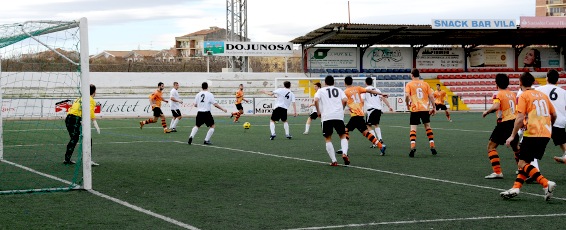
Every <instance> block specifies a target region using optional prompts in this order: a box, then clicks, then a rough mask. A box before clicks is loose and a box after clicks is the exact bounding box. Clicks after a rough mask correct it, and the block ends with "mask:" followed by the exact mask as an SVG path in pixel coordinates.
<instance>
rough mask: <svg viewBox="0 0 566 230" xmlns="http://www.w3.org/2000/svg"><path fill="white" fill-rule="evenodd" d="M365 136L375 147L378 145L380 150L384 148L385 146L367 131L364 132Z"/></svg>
mask: <svg viewBox="0 0 566 230" xmlns="http://www.w3.org/2000/svg"><path fill="white" fill-rule="evenodd" d="M362 134H363V135H364V137H366V138H367V139H368V140H369V141H371V143H373V144H374V145H376V146H377V147H378V148H381V147H383V145H382V144H381V142H379V140H378V139H377V138H376V137H375V136H374V135H373V134H371V133H370V132H368V131H367V130H366V131H364V132H363V133H362Z"/></svg>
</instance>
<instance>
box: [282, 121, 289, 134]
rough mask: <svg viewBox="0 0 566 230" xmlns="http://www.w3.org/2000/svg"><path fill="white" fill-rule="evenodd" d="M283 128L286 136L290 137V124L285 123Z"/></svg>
mask: <svg viewBox="0 0 566 230" xmlns="http://www.w3.org/2000/svg"><path fill="white" fill-rule="evenodd" d="M283 128H284V129H285V136H289V122H283Z"/></svg>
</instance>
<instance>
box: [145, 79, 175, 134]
mask: <svg viewBox="0 0 566 230" xmlns="http://www.w3.org/2000/svg"><path fill="white" fill-rule="evenodd" d="M163 89H165V84H163V82H159V83H158V84H157V90H155V92H153V93H152V94H151V95H149V104H150V105H151V109H152V110H153V119H152V118H149V119H147V120H145V121H140V129H142V128H143V126H144V125H145V124H149V123H155V122H157V119H158V118H161V126H163V132H164V133H170V132H171V130H169V129H168V128H167V123H166V122H165V115H163V112H162V111H161V102H162V101H163V102H165V103H168V101H167V100H165V99H164V98H163Z"/></svg>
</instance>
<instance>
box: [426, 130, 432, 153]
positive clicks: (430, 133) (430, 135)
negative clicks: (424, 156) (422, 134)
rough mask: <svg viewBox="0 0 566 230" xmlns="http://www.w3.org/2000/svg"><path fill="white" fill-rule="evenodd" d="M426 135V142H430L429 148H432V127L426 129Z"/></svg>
mask: <svg viewBox="0 0 566 230" xmlns="http://www.w3.org/2000/svg"><path fill="white" fill-rule="evenodd" d="M426 135H427V136H428V142H429V144H430V148H431V149H434V134H433V133H432V129H427V130H426Z"/></svg>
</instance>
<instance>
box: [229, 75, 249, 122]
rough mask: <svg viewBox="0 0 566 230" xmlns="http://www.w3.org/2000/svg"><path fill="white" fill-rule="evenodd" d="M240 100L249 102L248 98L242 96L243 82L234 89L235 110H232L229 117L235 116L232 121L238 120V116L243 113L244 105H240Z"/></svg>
mask: <svg viewBox="0 0 566 230" xmlns="http://www.w3.org/2000/svg"><path fill="white" fill-rule="evenodd" d="M242 101H245V102H249V100H247V99H245V98H244V84H240V88H239V89H238V91H236V109H237V110H238V111H237V112H233V113H232V115H231V116H230V118H232V117H234V116H236V118H234V122H238V119H240V116H241V115H242V114H244V107H243V106H242Z"/></svg>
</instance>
